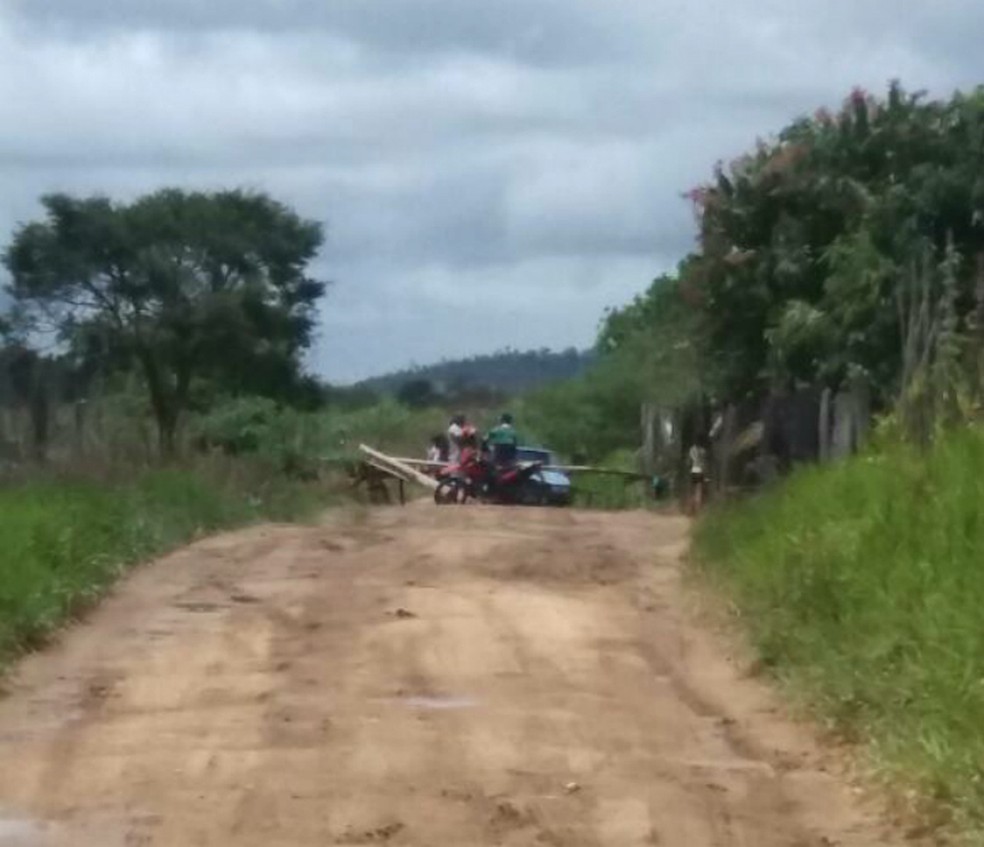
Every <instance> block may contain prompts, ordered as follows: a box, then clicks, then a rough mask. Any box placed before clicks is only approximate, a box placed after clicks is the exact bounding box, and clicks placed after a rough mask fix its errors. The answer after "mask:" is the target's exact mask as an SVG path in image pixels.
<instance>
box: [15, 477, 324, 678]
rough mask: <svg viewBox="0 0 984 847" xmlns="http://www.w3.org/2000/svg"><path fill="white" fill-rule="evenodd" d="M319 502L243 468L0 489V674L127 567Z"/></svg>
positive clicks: (305, 489)
mask: <svg viewBox="0 0 984 847" xmlns="http://www.w3.org/2000/svg"><path fill="white" fill-rule="evenodd" d="M230 467H231V466H230ZM319 501H320V492H319V491H318V490H316V489H314V488H312V487H311V486H302V485H300V484H298V483H289V482H287V481H285V480H276V479H275V478H273V477H271V476H269V475H268V474H266V473H261V472H259V471H256V472H250V473H247V472H246V471H244V470H243V469H242V468H236V469H234V470H229V469H228V468H226V469H224V472H223V473H221V474H220V473H217V472H216V469H215V468H199V469H196V470H189V469H183V470H179V469H174V470H159V471H152V472H147V473H145V474H143V475H142V476H140V477H139V478H138V479H137V480H136V481H134V482H128V483H113V482H103V483H98V482H93V481H66V480H45V481H36V482H27V483H23V484H18V485H14V486H10V487H6V488H2V489H0V667H2V666H3V664H4V663H5V662H7V661H9V660H10V658H12V657H13V656H14V655H16V654H17V653H18V652H21V651H23V650H25V649H30V648H32V647H35V646H37V645H39V644H40V643H42V642H43V641H44V639H45V638H46V637H47V635H48V634H49V633H50V632H51V631H52V630H53V629H55V628H56V627H57V626H58V625H59V624H61V623H62V622H63V621H64V620H65V619H66V618H70V617H71V616H72V615H74V614H75V613H77V612H78V611H79V610H81V609H84V608H85V607H86V606H88V605H90V604H91V603H92V602H93V601H95V600H96V599H97V598H98V597H99V596H100V595H101V594H102V593H104V592H105V591H106V589H107V588H108V587H109V586H110V585H111V584H112V583H113V582H114V580H116V579H117V578H118V577H119V576H120V574H121V573H122V572H123V571H124V570H125V569H126V568H127V567H128V566H129V565H132V564H133V563H135V562H137V561H139V560H141V559H145V558H147V557H149V556H151V555H153V554H156V553H159V552H161V551H163V550H166V549H168V548H170V547H173V546H175V545H178V544H180V543H182V542H185V541H187V540H189V539H191V538H193V537H195V536H197V535H201V534H204V533H208V532H212V531H215V530H218V529H221V528H224V527H231V526H235V525H237V524H242V523H246V522H248V521H251V520H254V519H259V518H267V517H272V518H276V519H287V518H292V517H298V516H301V515H303V514H305V513H306V512H307V511H309V510H311V509H313V508H314V507H315V504H316V503H317V502H319Z"/></svg>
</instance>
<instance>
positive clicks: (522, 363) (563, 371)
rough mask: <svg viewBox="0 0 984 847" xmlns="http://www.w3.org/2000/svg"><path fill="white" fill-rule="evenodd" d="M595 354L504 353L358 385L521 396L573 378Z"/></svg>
mask: <svg viewBox="0 0 984 847" xmlns="http://www.w3.org/2000/svg"><path fill="white" fill-rule="evenodd" d="M594 357H595V354H594V353H593V352H592V351H587V350H583V351H582V350H576V349H574V348H573V347H572V348H570V349H568V350H564V351H561V352H554V351H552V350H528V351H526V352H520V351H518V350H502V351H500V352H498V353H491V354H488V355H484V356H473V357H471V358H470V359H454V360H446V361H443V362H438V363H437V364H435V365H427V366H423V367H413V368H408V369H406V370H402V371H396V372H395V373H390V374H385V375H383V376H378V377H373V378H372V379H367V380H365V381H363V382H360V383H359V387H360V388H367V389H369V390H371V391H375V392H378V393H383V394H396V393H398V392H399V391H400V389H401V388H403V387H404V386H405V385H407V384H408V383H412V382H421V381H426V382H429V383H431V385H432V386H433V388H434V390H435V391H436V392H437V393H439V394H457V393H461V392H463V391H474V390H476V389H479V390H487V391H493V392H496V393H501V394H518V393H521V392H523V391H528V390H530V389H531V388H537V387H538V386H541V385H546V384H547V383H551V382H559V381H561V380H565V379H570V378H571V377H574V376H577V375H578V374H580V373H581V372H582V371H583V370H584V369H585V368H586V367H587V366H588V365H590V364H591V363H592V362H593V361H594Z"/></svg>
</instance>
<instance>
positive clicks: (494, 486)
mask: <svg viewBox="0 0 984 847" xmlns="http://www.w3.org/2000/svg"><path fill="white" fill-rule="evenodd" d="M542 464H543V463H542V462H532V463H530V464H523V465H508V466H505V467H497V466H496V465H495V464H494V463H493V462H491V461H489V460H488V458H486V457H485V456H483V455H481V454H480V453H478V452H477V451H476V452H474V453H473V454H470V455H466V456H463V457H462V461H461V463H460V464H458V465H452V466H451V467H448V468H445V469H444V470H443V471H442V472H441V474H439V476H438V482H437V489H436V490H435V491H434V502H435V503H437V504H438V505H439V506H446V505H452V504H461V503H467V502H468V501H469V500H479V501H480V502H483V503H496V504H499V505H510V506H514V505H519V504H522V505H538V504H540V503H542V502H543V491H542V485H541V483H540V482H539V480H537V479H535V478H534V477H535V476H536V474H537V472H538V471H539V470H540V468H541V467H542Z"/></svg>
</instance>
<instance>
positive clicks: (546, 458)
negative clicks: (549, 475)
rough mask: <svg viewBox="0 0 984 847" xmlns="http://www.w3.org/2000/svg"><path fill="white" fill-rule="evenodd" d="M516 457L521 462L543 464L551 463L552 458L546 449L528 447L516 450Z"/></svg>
mask: <svg viewBox="0 0 984 847" xmlns="http://www.w3.org/2000/svg"><path fill="white" fill-rule="evenodd" d="M516 458H517V459H519V461H521V462H543V464H545V465H550V464H553V459H552V458H551V456H550V453H549V451H547V450H533V449H531V448H529V447H520V448H519V450H518V451H517V452H516Z"/></svg>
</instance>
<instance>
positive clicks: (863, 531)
mask: <svg viewBox="0 0 984 847" xmlns="http://www.w3.org/2000/svg"><path fill="white" fill-rule="evenodd" d="M695 550H696V553H697V558H698V561H699V562H701V563H702V564H703V566H704V567H705V568H706V569H707V571H708V572H709V573H711V574H714V575H717V576H718V577H720V578H721V579H722V580H723V581H724V584H725V586H726V587H727V589H728V590H729V591H730V593H731V594H732V596H733V597H734V599H735V602H736V603H737V605H738V606H739V608H740V609H741V611H742V612H743V618H744V620H745V621H746V622H747V624H748V627H749V630H750V633H751V636H752V639H753V642H754V645H755V646H756V647H757V649H758V650H759V652H760V654H761V657H762V659H763V661H764V663H765V664H766V665H767V666H768V667H770V668H771V669H772V670H773V671H774V673H775V674H777V675H778V676H780V677H781V678H783V679H784V680H786V681H788V682H789V683H790V685H791V686H792V690H793V691H794V692H797V693H798V694H800V695H801V696H802V697H803V698H804V699H805V700H806V701H807V702H809V703H811V704H812V705H813V706H814V707H815V708H816V710H817V713H818V714H819V715H821V716H823V717H825V718H826V719H827V720H828V721H829V723H830V725H831V726H832V727H833V728H835V729H836V730H838V731H840V732H841V733H843V734H844V735H845V736H847V737H848V738H850V739H853V740H858V741H861V742H863V743H866V744H869V745H870V749H871V750H872V752H873V754H874V759H875V761H876V762H877V763H878V764H879V765H880V766H881V767H882V768H883V769H884V770H885V771H886V772H887V773H888V774H889V775H890V776H892V777H894V778H895V779H896V780H901V781H902V783H903V784H908V785H910V786H915V787H917V788H918V789H920V792H921V795H922V796H923V797H925V798H928V799H931V800H932V801H934V802H933V804H932V805H933V807H934V808H935V809H937V810H939V809H943V810H946V811H948V812H949V813H951V814H952V816H953V817H955V818H956V819H957V820H958V821H959V822H960V823H961V824H962V825H963V826H964V827H965V828H966V829H969V830H971V831H973V832H976V833H977V836H978V837H979V838H981V837H984V836H982V833H984V433H982V431H981V430H970V431H963V432H960V433H956V434H954V435H951V436H949V437H947V438H946V439H944V440H942V441H941V442H940V443H939V444H938V445H937V446H936V447H935V448H933V450H932V452H930V453H929V454H919V453H917V452H914V451H912V450H909V449H907V448H905V447H891V448H888V449H884V450H881V451H879V452H878V453H877V454H873V455H867V456H861V457H858V458H855V459H853V460H850V461H846V462H844V463H842V464H837V465H833V466H828V467H823V468H811V469H807V470H803V471H801V472H799V473H797V474H796V475H794V476H793V478H792V479H790V480H789V481H788V482H787V483H786V484H784V485H782V486H781V487H779V488H776V489H775V490H773V491H771V492H770V493H767V494H765V495H763V496H760V497H758V498H756V499H753V500H749V501H744V502H740V503H738V504H735V505H732V506H728V507H726V508H723V509H720V510H717V511H714V512H712V513H710V514H708V515H707V516H706V517H705V519H704V520H703V521H702V522H701V524H700V525H699V526H698V527H697V530H696V539H695Z"/></svg>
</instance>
